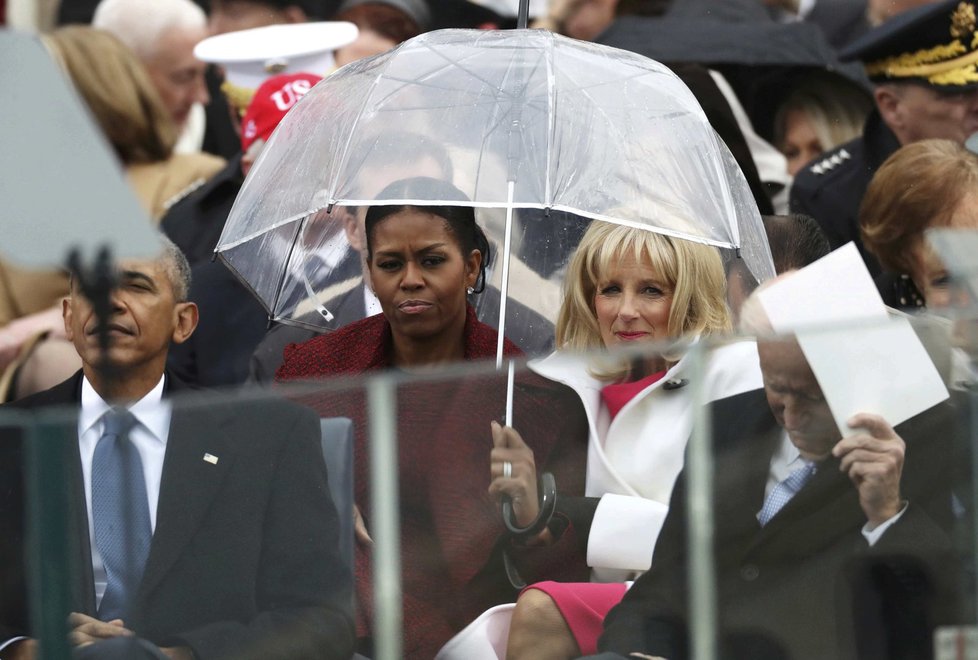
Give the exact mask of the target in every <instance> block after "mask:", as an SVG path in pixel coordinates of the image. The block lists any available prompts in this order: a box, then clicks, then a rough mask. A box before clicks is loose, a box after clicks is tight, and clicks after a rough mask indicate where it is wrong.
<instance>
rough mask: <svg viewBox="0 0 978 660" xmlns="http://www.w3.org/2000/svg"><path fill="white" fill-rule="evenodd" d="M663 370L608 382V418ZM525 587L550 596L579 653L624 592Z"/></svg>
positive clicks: (592, 643)
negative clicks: (640, 376)
mask: <svg viewBox="0 0 978 660" xmlns="http://www.w3.org/2000/svg"><path fill="white" fill-rule="evenodd" d="M665 373H666V372H665V371H660V372H658V373H654V374H652V375H651V376H646V377H645V378H643V379H641V380H636V381H632V382H627V383H612V384H611V385H606V386H604V388H602V390H601V400H602V402H603V403H604V405H605V407H606V408H607V409H608V413H609V415H610V416H611V418H612V419H614V418H615V416H616V415H617V414H618V413H619V412H620V411H621V409H622V408H624V407H625V404H627V403H628V402H629V401H631V400H632V399H633V398H635V396H636V395H637V394H638V393H639V392H641V391H642V390H644V389H645V388H646V387H648V386H649V385H651V384H652V383H654V382H656V381H657V380H659V379H660V378H662V377H663V376H664V375H665ZM527 589H539V590H540V591H542V592H544V593H545V594H547V595H548V596H550V597H551V598H552V599H553V601H554V603H556V605H557V609H559V610H560V614H561V615H562V616H563V617H564V620H565V621H566V622H567V626H568V627H569V628H570V631H571V634H572V635H574V639H575V640H576V641H577V645H578V647H579V648H580V649H581V655H592V654H594V653H597V651H598V638H599V637H600V636H601V631H602V627H603V624H604V618H605V616H606V615H607V614H608V612H609V611H610V610H611V608H612V607H614V606H615V605H617V604H618V602H619V601H620V600H621V599H622V597H623V596H624V595H625V592H626V591H627V590H628V588H627V587H626V586H625V584H624V583H621V582H552V581H548V582H537V583H536V584H531V585H530V586H528V587H527Z"/></svg>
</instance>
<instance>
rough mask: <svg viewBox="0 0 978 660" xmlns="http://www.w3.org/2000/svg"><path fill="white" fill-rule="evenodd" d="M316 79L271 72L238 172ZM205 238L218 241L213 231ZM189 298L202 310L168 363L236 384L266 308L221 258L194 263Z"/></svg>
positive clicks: (192, 379) (254, 104)
mask: <svg viewBox="0 0 978 660" xmlns="http://www.w3.org/2000/svg"><path fill="white" fill-rule="evenodd" d="M319 80H320V77H319V76H316V75H313V74H311V73H286V74H282V75H279V76H273V77H272V78H269V79H268V80H266V81H265V82H263V83H262V84H261V86H260V87H259V88H258V89H257V90H256V91H255V97H254V98H253V99H252V100H251V103H250V104H249V105H248V110H247V111H246V112H245V115H244V118H243V119H242V121H241V126H242V128H241V151H242V153H243V155H242V157H241V172H242V174H243V175H245V176H247V174H248V170H249V169H250V168H251V165H252V164H253V163H254V160H255V158H257V156H258V154H260V153H261V149H262V148H263V147H264V144H265V141H266V140H268V138H269V137H271V135H272V132H273V131H274V130H275V128H276V127H277V126H278V124H279V122H280V121H282V119H283V118H284V117H285V115H286V114H287V113H288V112H289V110H291V109H292V108H293V107H294V106H295V104H296V103H297V102H298V101H299V99H301V98H302V97H303V96H304V95H305V93H306V92H308V91H309V90H310V89H312V87H313V86H314V85H315V84H316V83H317V82H318V81H319ZM207 240H208V241H213V242H214V243H216V242H217V235H215V236H213V237H212V238H210V239H207ZM190 300H191V301H193V302H194V303H196V304H197V306H198V307H199V308H200V310H201V322H200V324H198V326H197V331H196V332H195V333H194V334H193V335H192V336H191V337H190V338H189V339H188V340H187V341H185V342H184V343H182V344H180V345H179V346H174V347H173V348H172V350H171V351H170V355H169V359H168V361H167V366H168V367H169V368H170V369H171V370H172V371H173V372H174V374H176V376H177V377H178V378H180V379H181V380H183V381H185V382H187V383H191V384H198V385H204V386H207V387H223V386H231V385H239V384H241V383H243V382H244V381H245V378H246V376H247V375H248V361H249V359H250V357H251V354H252V352H253V351H254V350H255V347H256V346H257V345H258V342H259V341H261V339H262V337H264V336H265V331H266V330H267V329H268V313H267V312H266V311H265V308H264V307H262V305H261V303H259V302H258V299H257V298H255V296H254V295H253V294H252V293H251V291H249V290H248V289H246V288H245V287H244V285H242V284H241V281H240V280H238V278H237V277H236V276H235V275H234V273H232V272H231V270H230V269H228V268H227V267H226V266H225V265H224V263H223V262H220V261H211V260H209V259H200V260H199V261H198V262H197V263H196V264H195V265H194V266H193V283H192V284H191V287H190Z"/></svg>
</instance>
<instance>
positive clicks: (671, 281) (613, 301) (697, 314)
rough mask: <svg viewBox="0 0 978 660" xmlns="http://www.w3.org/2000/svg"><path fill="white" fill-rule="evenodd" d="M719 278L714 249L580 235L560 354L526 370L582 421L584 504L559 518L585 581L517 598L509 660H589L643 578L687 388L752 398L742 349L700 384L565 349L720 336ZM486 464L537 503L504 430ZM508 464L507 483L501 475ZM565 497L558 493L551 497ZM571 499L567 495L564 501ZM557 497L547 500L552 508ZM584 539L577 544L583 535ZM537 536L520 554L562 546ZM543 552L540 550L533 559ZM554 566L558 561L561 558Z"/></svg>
mask: <svg viewBox="0 0 978 660" xmlns="http://www.w3.org/2000/svg"><path fill="white" fill-rule="evenodd" d="M730 328H731V321H730V314H729V311H728V308H727V305H726V278H725V275H724V269H723V264H722V260H721V258H720V255H719V253H718V252H717V250H716V249H715V248H712V247H710V246H706V245H701V244H697V243H692V242H689V241H684V240H679V239H673V238H670V237H667V236H664V235H661V234H656V233H652V232H648V231H642V230H637V229H631V228H628V227H623V226H620V225H611V224H607V223H602V222H594V223H592V224H591V226H590V228H589V229H588V231H587V233H586V234H585V236H584V238H583V239H582V240H581V243H580V246H579V247H578V249H577V251H576V253H575V255H574V257H573V258H572V260H571V263H570V266H569V268H568V273H567V277H566V280H565V297H564V301H563V304H562V306H561V311H560V316H559V318H558V322H557V345H558V346H560V347H561V351H558V352H557V353H555V354H553V355H551V356H550V357H548V358H546V359H543V360H540V361H537V362H535V363H531V368H532V369H534V370H535V371H536V372H538V373H539V374H541V375H543V376H546V377H547V378H550V379H552V380H555V381H558V382H561V383H564V384H566V385H568V386H569V387H571V388H572V389H574V390H575V391H576V392H577V393H578V395H579V396H580V399H581V403H582V405H583V407H584V409H585V411H586V413H587V419H588V424H589V426H590V429H589V430H590V434H589V441H588V459H587V486H586V493H585V495H586V498H583V503H582V502H581V501H580V500H581V499H582V498H569V500H578V501H577V502H575V503H573V504H574V506H571V507H569V511H570V512H569V513H567V514H566V517H567V518H569V523H570V524H569V525H568V526H566V527H565V529H564V530H563V532H564V533H565V534H566V532H567V529H568V528H573V529H574V530H575V532H576V534H577V535H578V536H579V537H580V536H586V561H587V565H588V566H589V567H590V568H591V577H592V581H593V582H602V583H616V582H617V583H618V584H616V585H614V586H612V585H611V584H608V586H607V587H605V586H602V585H596V584H595V585H590V584H584V585H567V584H564V585H561V584H558V583H544V584H543V585H533V587H531V588H529V589H527V590H526V591H524V593H523V594H522V595H521V596H520V599H519V601H518V603H517V606H516V610H515V612H514V615H513V620H512V624H511V629H510V636H509V644H508V650H507V657H508V658H515V659H518V658H523V657H532V658H535V659H542V658H549V657H553V658H560V657H577V656H578V655H585V654H588V653H594V652H595V645H596V642H597V637H598V635H599V633H600V630H601V619H602V618H603V615H604V613H605V612H607V610H608V609H610V608H611V606H612V605H614V604H615V603H616V602H617V601H618V600H619V599H620V598H621V596H622V595H623V594H624V591H625V588H626V587H625V585H624V584H622V583H621V582H622V581H623V580H627V579H632V578H634V577H635V576H636V575H637V574H638V573H641V572H642V571H644V570H646V569H648V567H649V565H650V563H651V560H652V550H653V547H654V544H655V539H656V537H657V536H658V533H659V530H660V528H661V526H662V522H663V520H664V519H665V515H666V511H667V508H668V504H669V497H670V494H671V491H672V487H673V484H674V482H675V480H676V477H677V476H678V474H679V472H680V470H681V468H682V465H683V455H684V450H685V447H686V442H687V440H688V438H689V435H690V433H691V430H692V420H693V402H692V390H693V388H692V387H691V384H692V383H693V381H694V380H695V379H696V378H697V377H701V378H702V384H703V386H704V387H706V390H707V398H708V400H715V399H720V398H724V397H728V396H732V395H734V394H739V393H741V392H746V391H749V390H754V389H759V388H760V387H762V385H763V384H762V381H761V373H760V368H759V366H758V359H757V351H756V347H755V346H754V344H753V343H752V342H747V341H740V342H733V343H729V344H726V345H724V346H722V347H720V348H717V349H714V350H712V351H710V353H709V355H708V358H707V366H706V370H705V373H704V374H703V375H702V376H700V375H699V374H696V373H694V372H693V370H692V368H691V365H690V363H689V362H690V361H689V359H688V358H687V357H683V356H682V355H676V356H671V357H666V356H662V357H658V356H649V357H647V358H643V359H639V360H635V359H631V358H628V359H620V360H617V361H616V360H615V359H614V354H613V353H612V354H610V355H609V356H608V359H600V360H594V359H591V360H588V359H587V358H586V357H584V356H582V355H577V354H576V353H577V352H582V351H589V352H591V353H592V354H593V352H594V351H596V350H602V349H611V350H613V349H615V348H617V347H621V346H628V345H631V346H634V345H636V344H638V343H641V342H664V341H668V340H676V339H679V340H683V341H686V342H695V341H698V340H699V339H701V338H703V337H706V336H709V335H716V334H723V333H726V332H729V330H730ZM502 433H504V434H505V435H506V442H500V443H497V447H499V446H502V445H506V446H507V448H505V449H499V448H497V449H495V450H493V454H492V461H493V466H492V473H493V476H494V481H493V487H490V490H491V491H492V492H494V493H505V494H507V495H509V496H510V497H511V498H513V500H514V501H521V502H526V501H529V502H533V501H534V500H535V498H536V483H535V481H536V470H535V466H534V465H533V462H532V454H531V453H529V452H525V451H522V449H521V445H522V439H521V438H519V435H518V433H517V432H516V431H514V430H513V429H508V428H507V429H503V430H502ZM503 461H509V462H510V463H511V464H512V466H511V468H510V469H509V470H506V471H507V472H509V473H510V475H511V476H510V478H509V479H505V478H503V471H504V470H503V468H502V467H501V466H500V465H499V464H500V463H502V462H503ZM562 498H563V496H562ZM563 499H564V500H565V501H568V503H571V502H569V500H568V498H563ZM559 501H560V500H558V502H559ZM582 532H583V533H582ZM561 540H562V539H561V538H559V537H555V535H554V534H553V531H552V530H549V529H545V530H544V531H543V532H542V533H541V535H540V537H539V538H536V539H531V541H530V543H531V544H539V545H560V543H561ZM543 551H546V550H545V549H544V550H543ZM563 554H564V556H566V553H563Z"/></svg>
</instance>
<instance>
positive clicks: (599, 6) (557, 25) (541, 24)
mask: <svg viewBox="0 0 978 660" xmlns="http://www.w3.org/2000/svg"><path fill="white" fill-rule="evenodd" d="M671 4H672V0H550V1H549V2H548V4H547V15H546V16H544V17H541V18H539V19H537V20H536V21H534V23H533V26H532V27H534V28H544V29H547V30H551V31H552V32H557V33H559V34H563V35H565V36H568V37H571V38H573V39H581V40H583V41H594V40H595V39H596V38H597V37H598V36H599V35H600V34H601V33H602V32H604V31H605V30H606V29H608V27H610V26H611V24H612V23H613V22H614V21H615V18H616V17H618V16H662V15H663V14H665V13H666V11H667V10H668V9H669V6H670V5H671Z"/></svg>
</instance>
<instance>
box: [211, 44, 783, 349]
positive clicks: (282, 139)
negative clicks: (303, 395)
mask: <svg viewBox="0 0 978 660" xmlns="http://www.w3.org/2000/svg"><path fill="white" fill-rule="evenodd" d="M420 175H424V176H433V177H436V178H442V179H446V180H449V181H451V182H453V183H454V184H455V185H456V186H457V187H458V188H460V189H461V190H462V192H464V193H465V195H466V196H467V197H468V198H469V199H470V200H471V201H470V202H467V204H470V205H471V206H474V207H476V208H477V210H478V216H479V219H480V221H481V222H482V223H483V224H484V227H485V228H486V229H487V233H488V234H489V236H490V239H491V240H493V241H494V242H496V243H497V247H498V248H499V250H498V251H499V253H500V255H501V256H502V259H501V260H499V261H501V263H500V264H499V266H498V267H497V268H496V269H495V270H494V272H493V273H492V278H491V279H490V285H491V286H492V289H493V290H494V291H496V292H497V295H496V296H495V297H494V296H493V295H489V296H483V302H482V305H481V307H479V306H477V309H478V310H479V312H480V315H481V316H482V317H483V320H485V321H487V322H490V323H492V324H493V325H497V326H498V327H503V328H504V329H505V333H506V334H507V335H508V336H510V338H511V339H513V340H514V341H516V343H517V344H520V345H522V346H523V347H524V348H529V349H530V350H531V352H533V349H534V348H535V347H536V346H537V344H536V343H535V342H536V341H538V340H539V339H540V334H541V333H546V334H548V335H549V336H548V337H547V339H549V338H550V337H552V328H551V327H549V325H548V322H552V321H553V319H554V318H555V317H556V312H557V308H558V306H559V303H560V283H561V279H562V267H563V265H564V263H565V262H566V259H567V256H568V255H569V254H570V252H571V251H572V250H573V248H574V247H575V245H576V238H577V237H579V232H580V225H581V222H584V221H586V220H588V219H598V220H605V221H610V222H617V223H621V224H626V225H631V226H635V227H641V228H646V229H649V230H653V231H657V232H661V233H664V234H668V235H671V236H675V237H679V238H683V239H687V240H693V241H698V242H702V243H707V244H710V245H714V246H717V247H718V248H721V249H724V250H726V251H727V252H728V254H730V255H731V256H732V255H733V254H736V255H737V257H740V258H742V263H743V265H745V266H746V267H747V269H748V270H749V272H750V274H751V275H752V276H753V278H752V279H754V280H756V281H761V280H763V279H766V278H767V277H769V276H772V275H773V274H774V270H773V266H772V263H771V257H770V252H769V250H768V247H767V240H766V238H765V234H764V230H763V226H762V223H761V219H760V217H759V215H758V212H757V208H756V205H755V204H754V201H753V198H752V196H751V194H750V191H749V189H748V186H747V183H746V181H745V180H744V177H743V175H742V174H741V172H740V170H739V168H738V166H737V164H736V162H735V161H734V159H733V157H732V156H731V155H730V153H729V152H728V151H727V149H726V147H725V145H724V144H723V143H722V141H721V140H720V139H719V138H718V137H717V135H716V133H715V132H714V131H713V129H712V128H711V126H710V125H709V123H708V121H707V119H706V115H705V114H704V112H703V110H702V109H701V108H700V106H699V104H698V103H697V101H696V99H695V97H694V96H693V94H692V93H691V92H690V91H689V89H688V88H686V86H685V85H684V84H683V83H682V82H681V81H680V80H679V79H678V78H677V77H676V76H675V75H674V74H673V73H672V72H671V71H670V70H669V69H668V68H666V67H665V66H663V65H661V64H659V63H657V62H655V61H652V60H649V59H647V58H645V57H642V56H639V55H636V54H633V53H630V52H626V51H621V50H617V49H614V48H609V47H605V46H599V45H595V44H591V43H587V42H581V41H576V40H573V39H568V38H565V37H561V36H559V35H555V34H552V33H550V32H546V31H541V30H511V31H477V30H440V31H436V32H429V33H427V34H423V35H421V36H419V37H416V38H414V39H412V40H410V41H407V42H405V43H403V44H401V45H400V46H399V47H397V48H395V49H394V50H392V51H390V52H388V53H385V54H383V55H379V56H376V57H373V58H370V59H367V60H362V61H360V62H356V63H353V64H350V65H348V66H346V67H344V68H342V69H340V70H339V71H337V72H335V73H334V74H333V75H331V76H329V77H328V78H327V79H325V80H323V81H322V82H321V83H319V84H318V85H317V86H316V87H315V88H313V90H312V91H310V92H309V93H308V94H307V95H306V96H305V97H304V98H303V99H302V100H301V101H300V102H299V103H298V104H297V105H296V106H295V108H294V109H293V110H292V111H291V112H290V113H289V114H288V115H287V116H286V117H285V119H284V120H283V121H282V123H281V124H280V125H279V127H278V129H277V130H276V132H275V134H274V135H273V136H272V137H271V139H270V141H269V143H268V144H267V145H266V147H265V149H264V151H263V152H262V154H261V156H260V157H259V159H258V161H257V162H256V163H255V165H254V166H253V168H252V170H251V173H250V174H249V176H248V179H247V180H246V182H245V184H244V187H243V188H242V190H241V193H240V194H239V196H238V198H237V200H236V202H235V204H234V208H233V209H232V211H231V214H230V217H229V218H228V221H227V223H226V226H225V228H224V233H223V235H222V237H221V240H220V242H219V245H218V248H217V250H218V253H219V255H220V256H221V258H222V259H223V260H224V261H225V262H226V263H227V264H228V265H229V266H230V267H231V268H232V269H233V270H234V271H235V272H237V273H238V275H239V276H240V277H241V279H242V280H243V281H244V282H245V283H247V285H248V286H250V287H251V288H252V289H253V291H254V292H255V293H256V295H257V296H258V298H259V299H260V300H261V301H262V302H263V304H264V305H265V306H266V308H267V309H268V311H269V314H270V316H271V317H272V318H273V319H275V320H279V321H285V322H291V323H297V324H301V325H308V326H310V327H314V328H322V329H323V330H326V329H330V328H332V327H336V326H338V325H342V324H344V323H346V322H349V321H350V320H355V319H356V318H359V317H360V316H362V315H364V314H365V313H366V312H367V311H368V310H369V309H370V307H369V304H370V301H369V298H370V294H369V291H368V290H367V289H369V287H367V286H364V279H363V273H362V269H361V264H362V259H361V257H360V253H359V250H360V249H362V242H363V237H362V230H358V227H357V224H358V223H357V221H356V218H358V217H360V218H362V215H363V209H364V207H366V206H369V205H374V204H395V203H397V204H400V203H411V204H416V205H434V204H439V203H445V202H446V201H447V200H438V199H417V198H414V199H379V198H378V193H379V191H380V190H381V189H383V188H385V187H386V185H387V184H389V183H390V182H392V181H394V180H396V179H400V178H407V177H412V176H420ZM450 203H451V204H459V202H457V201H451V202H450ZM514 209H518V210H519V211H518V212H517V213H516V214H515V217H514V213H513V210H514ZM565 218H570V219H571V220H572V222H570V223H568V222H566V221H565ZM513 255H515V256H514V258H513V260H512V263H509V261H510V257H511V256H513ZM314 262H315V265H313V263H314ZM511 272H512V273H513V278H514V279H513V281H512V284H511V285H507V280H508V277H509V273H511ZM499 291H503V292H507V295H498V292H499ZM351 299H352V300H353V302H355V305H353V307H355V308H356V309H357V312H358V313H355V314H353V315H352V316H351V315H350V314H348V313H347V312H346V311H344V304H345V303H346V302H349V301H350V300H351ZM507 300H509V301H510V302H509V305H510V307H511V313H510V314H511V315H510V317H509V320H505V319H507V317H506V314H507ZM513 301H515V303H518V304H514V302H513ZM520 315H522V316H520ZM541 319H542V320H541ZM504 321H505V322H504ZM530 335H532V336H530ZM545 347H546V346H541V348H545Z"/></svg>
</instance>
